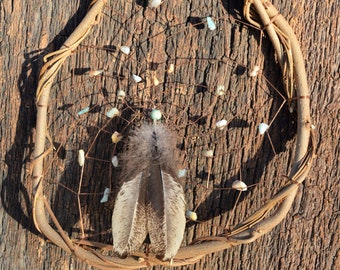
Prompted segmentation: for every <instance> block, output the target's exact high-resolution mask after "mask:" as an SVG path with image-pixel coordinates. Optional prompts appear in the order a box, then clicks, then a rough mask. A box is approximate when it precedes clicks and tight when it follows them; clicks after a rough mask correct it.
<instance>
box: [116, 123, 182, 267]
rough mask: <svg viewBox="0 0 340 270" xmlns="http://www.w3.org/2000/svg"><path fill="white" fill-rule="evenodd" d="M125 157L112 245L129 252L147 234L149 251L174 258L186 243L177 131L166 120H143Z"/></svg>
mask: <svg viewBox="0 0 340 270" xmlns="http://www.w3.org/2000/svg"><path fill="white" fill-rule="evenodd" d="M122 159H123V162H122V163H123V165H122V167H123V168H122V171H123V174H122V178H123V179H122V180H123V181H124V182H123V185H122V186H121V188H120V191H119V193H118V195H117V198H116V203H115V207H114V211H113V215H112V235H113V247H114V250H115V252H117V253H118V254H119V255H120V256H122V257H126V256H127V255H129V254H131V253H133V252H134V251H137V250H139V249H140V247H141V246H142V244H143V242H144V240H145V239H146V237H147V236H149V239H150V242H151V244H150V249H151V251H153V252H154V253H155V254H156V255H157V257H159V258H161V259H163V260H170V259H171V258H172V257H174V256H175V255H176V253H177V251H178V249H179V247H180V245H181V243H182V239H183V233H184V229H185V222H186V220H185V199H184V192H183V188H182V186H181V185H180V184H179V183H178V179H177V167H176V162H175V160H176V156H175V140H174V136H173V134H172V133H171V132H170V131H169V130H168V129H167V128H165V126H164V125H162V124H157V125H149V124H142V126H141V127H140V128H137V129H136V130H135V131H134V132H133V134H132V135H131V136H130V137H129V142H128V149H127V151H126V152H125V154H124V156H123V158H122Z"/></svg>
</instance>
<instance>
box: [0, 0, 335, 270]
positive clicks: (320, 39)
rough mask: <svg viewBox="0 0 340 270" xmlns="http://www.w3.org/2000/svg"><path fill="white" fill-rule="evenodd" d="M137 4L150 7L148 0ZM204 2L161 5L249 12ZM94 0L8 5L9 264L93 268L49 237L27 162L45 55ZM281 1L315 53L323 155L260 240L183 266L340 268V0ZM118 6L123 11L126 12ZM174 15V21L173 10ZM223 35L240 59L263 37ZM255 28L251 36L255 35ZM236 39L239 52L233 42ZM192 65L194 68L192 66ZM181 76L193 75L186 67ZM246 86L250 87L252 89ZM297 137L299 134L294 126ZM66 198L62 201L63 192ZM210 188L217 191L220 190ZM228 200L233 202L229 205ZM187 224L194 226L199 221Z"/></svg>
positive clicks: (1, 168)
mask: <svg viewBox="0 0 340 270" xmlns="http://www.w3.org/2000/svg"><path fill="white" fill-rule="evenodd" d="M130 2H132V1H117V2H116V3H115V4H113V3H108V6H109V7H107V8H106V9H104V13H105V12H106V13H110V12H111V10H114V9H117V10H125V9H126V8H127V6H125V3H130ZM136 2H137V4H139V5H143V1H136ZM197 2H198V1H197ZM199 2H200V3H196V1H178V2H176V3H173V4H171V3H170V1H166V2H165V3H164V4H163V5H162V7H161V9H160V13H161V14H173V10H172V9H174V10H175V12H177V14H178V17H180V18H181V16H182V17H183V18H185V17H187V16H188V15H189V16H190V15H191V16H199V15H200V16H202V17H205V16H208V15H212V16H213V17H222V16H225V14H227V15H228V16H229V17H230V18H242V16H240V14H242V6H241V4H240V3H239V1H199ZM88 4H89V1H82V2H81V3H79V2H78V1H73V2H72V3H66V2H65V1H53V2H47V1H46V2H42V1H29V2H28V1H3V2H2V3H1V4H0V29H1V32H0V42H1V44H0V57H1V58H0V59H1V67H2V68H1V71H0V72H1V73H0V82H1V84H0V85H1V92H0V93H1V99H0V102H1V105H0V123H1V124H0V139H1V152H0V173H1V174H0V175H1V176H0V179H1V208H0V218H1V223H0V232H1V234H0V235H1V237H0V254H1V255H0V256H1V265H2V266H1V268H2V269H91V267H90V266H88V265H86V264H85V263H83V262H80V261H79V260H77V259H76V258H74V257H72V256H70V255H69V254H66V253H65V252H63V251H62V250H61V249H60V248H59V247H56V246H54V245H52V244H50V243H48V242H46V241H45V240H44V238H42V237H41V236H40V235H39V233H38V232H37V231H36V230H35V228H34V225H33V222H32V218H31V193H32V190H31V186H30V184H31V183H30V182H29V180H28V179H27V175H28V168H27V167H26V166H25V163H26V161H27V160H28V159H29V157H30V154H31V151H32V147H33V142H32V134H34V127H35V113H36V112H35V104H34V97H35V89H36V85H37V78H38V72H39V69H40V67H41V65H42V56H43V55H45V54H46V53H48V52H51V51H53V50H54V49H55V48H59V47H60V46H61V44H62V42H63V41H64V40H65V37H66V36H68V35H69V34H70V33H71V32H72V30H73V29H74V28H75V27H76V25H77V24H78V23H79V22H80V21H81V19H82V18H83V16H84V15H85V13H86V9H87V6H88ZM273 4H274V5H275V6H276V7H277V8H278V10H280V12H281V13H282V14H283V16H284V17H286V18H287V20H288V21H289V22H290V24H291V26H292V27H293V29H294V30H295V33H296V35H297V37H298V40H300V43H301V48H302V51H303V54H304V56H305V59H306V70H307V76H308V81H309V85H310V92H311V107H312V119H313V122H314V124H315V126H316V135H317V155H318V157H317V159H316V160H315V162H314V166H313V168H312V170H311V173H310V175H309V177H308V179H307V180H306V182H305V183H304V185H303V187H302V188H301V190H300V192H299V193H298V196H297V198H296V201H295V203H294V205H293V208H292V209H291V211H290V212H289V215H288V217H287V218H286V219H285V220H284V221H283V222H282V223H281V224H280V225H279V226H277V227H276V228H275V229H274V230H273V231H272V232H271V233H269V234H267V235H266V236H264V237H262V238H261V239H259V240H257V241H255V242H254V243H252V244H249V245H243V246H238V247H235V248H232V249H229V250H226V251H224V252H219V253H216V254H212V255H209V256H206V257H205V258H204V259H202V260H201V261H200V262H199V263H197V264H195V265H193V266H190V267H183V269H336V268H337V267H340V258H339V257H340V249H339V248H340V244H339V240H340V239H339V231H340V228H339V223H340V221H339V198H340V194H339V193H340V192H339V191H340V189H339V168H338V167H339V154H340V151H339V133H340V128H339V123H340V120H339V119H340V116H339V115H340V83H339V59H340V55H339V54H340V53H339V52H340V46H339V44H340V43H339V34H340V22H339V18H340V13H339V2H338V1H336V0H335V1H274V2H273ZM207 10H208V11H209V12H208V13H207ZM113 14H115V16H118V15H119V13H117V12H116V13H114V12H113ZM152 14H153V13H150V12H148V11H146V12H145V13H144V15H145V16H146V17H147V16H152ZM192 14H193V15H192ZM202 14H203V15H202ZM162 18H167V17H166V16H165V17H162ZM167 19H168V20H170V21H171V20H172V18H171V16H169V18H167ZM182 22H185V21H182ZM135 23H136V25H135V27H136V28H138V27H139V26H138V23H141V22H135ZM113 25H114V23H113ZM131 27H133V26H131ZM102 29H104V30H105V31H107V32H110V31H113V29H114V27H113V26H112V28H111V27H109V26H107V27H104V28H102ZM200 31H201V32H200V33H202V35H208V34H207V33H206V32H207V31H208V29H207V28H205V29H201V30H200ZM224 33H225V35H227V37H229V38H230V44H228V45H227V46H230V47H228V48H227V50H230V51H229V52H230V54H229V57H231V56H232V57H234V58H233V59H236V58H237V57H241V58H237V59H239V60H238V61H240V62H242V59H243V58H242V56H241V54H242V52H244V54H246V52H248V57H251V56H252V55H251V52H252V49H251V48H252V46H254V44H257V43H258V39H257V38H256V33H257V32H256V31H255V30H254V31H253V30H251V29H250V30H248V31H240V32H237V31H232V30H230V31H225V32H224ZM249 33H251V35H252V37H250V38H249V37H248V34H249ZM143 34H145V36H144V39H147V38H148V37H149V34H148V33H144V32H143V31H142V32H141V33H140V38H141V39H143ZM257 34H258V33H257ZM182 38H183V37H182ZM190 38H192V39H191V40H190ZM194 38H196V39H197V36H196V37H195V36H189V37H188V40H187V43H186V44H183V46H184V47H183V50H184V49H185V46H188V47H190V46H192V44H195V42H196V41H197V40H195V39H194ZM178 39H180V37H178ZM154 46H156V45H154ZM200 46H201V47H203V48H206V50H209V49H210V47H209V46H210V45H209V43H207V41H205V43H203V44H200ZM236 47H237V51H236V50H235V51H236V52H235V51H234V50H233V48H236ZM224 49H225V48H221V51H217V52H216V55H215V56H214V57H215V58H218V57H220V55H221V57H223V55H224ZM261 54H262V55H263V57H264V59H265V60H264V61H265V62H264V63H265V66H266V74H265V75H266V76H267V77H269V78H270V81H271V82H274V84H275V85H276V86H277V87H278V88H280V80H281V79H280V72H279V69H278V68H277V67H276V66H275V64H274V58H273V50H272V48H271V47H270V43H269V42H268V41H266V40H265V41H264V44H263V49H262V52H261ZM155 57H157V55H156V56H155ZM159 57H160V56H159ZM253 58H254V57H253ZM252 61H253V60H252ZM251 63H252V62H250V64H251ZM248 64H249V63H248V62H247V65H248ZM190 71H192V70H188V72H190ZM183 72H185V71H183ZM182 76H183V77H185V76H186V74H182ZM250 86H251V85H250V84H249V85H247V84H246V85H244V89H250ZM247 87H249V88H247ZM244 89H242V90H243V91H246V90H244ZM248 91H250V90H248ZM246 92H247V91H246ZM246 109H247V108H246ZM285 121H290V120H289V117H285V116H283V117H281V118H280V119H279V120H278V122H277V123H276V128H280V127H282V128H283V127H284V126H286V123H285ZM243 136H244V135H243ZM289 136H292V135H291V134H289ZM244 139H245V138H242V137H239V138H238V140H239V141H238V143H239V144H242V141H243V140H244ZM273 140H274V142H276V144H277V145H278V147H279V148H280V149H281V148H282V149H284V148H286V147H287V148H289V147H291V146H292V145H293V143H294V139H292V138H291V137H289V138H286V139H285V140H283V142H281V143H280V142H279V141H280V140H282V139H281V138H280V137H275V136H274V138H273ZM268 147H269V148H268ZM267 149H269V150H268V151H270V146H269V144H267ZM283 158H284V159H283V160H282V159H279V160H280V162H281V163H280V166H282V167H288V166H289V162H290V155H286V156H284V157H283ZM266 159H268V160H271V159H272V157H271V156H270V155H267V156H264V157H263V158H262V159H261V161H265V162H267V161H268V160H266ZM256 166H258V165H256ZM256 166H255V167H254V168H252V171H256V169H257V167H256ZM266 166H267V167H266V168H265V170H266V171H275V168H276V167H275V162H271V163H270V162H268V164H267V163H266ZM217 169H218V168H217ZM262 171H263V169H262ZM262 171H261V173H260V174H262ZM69 173H72V171H70V172H69ZM248 176H249V175H248ZM266 176H267V177H270V176H272V175H270V174H267V175H266ZM255 177H257V178H260V177H259V176H255ZM261 179H262V178H261ZM262 180H263V179H262ZM259 181H260V180H259ZM279 186H280V183H276V184H275V187H276V188H277V187H279ZM272 188H273V184H272V183H270V182H269V181H268V182H263V183H261V192H259V194H258V195H257V196H255V195H254V196H255V197H246V198H244V200H248V201H249V202H248V203H247V204H242V206H241V207H240V208H238V211H239V215H240V216H241V217H242V216H245V215H247V214H249V213H250V212H252V211H253V210H255V209H256V208H257V207H258V206H259V205H260V204H261V203H260V202H257V201H256V199H259V198H258V197H259V196H263V194H266V193H268V192H267V191H268V190H271V189H272ZM60 196H61V197H60V199H61V200H62V199H63V197H62V194H61V195H60ZM211 196H212V197H213V196H214V194H212V195H211ZM267 198H268V197H267ZM213 199H214V198H213ZM213 199H212V200H211V201H212V202H213V201H214V200H213ZM61 206H62V204H61ZM70 207H71V206H70ZM205 207H206V209H201V210H200V211H201V212H204V211H207V212H214V211H215V210H216V209H215V208H216V207H215V206H214V205H213V203H211V204H209V203H207V204H205ZM225 208H230V205H227V206H225ZM203 210H204V211H203ZM222 210H223V211H222ZM59 211H60V212H59V213H58V215H61V213H62V212H63V208H62V209H61V210H59ZM221 212H223V214H224V212H226V209H218V211H217V213H221ZM213 217H215V219H214V222H215V221H216V219H218V214H215V213H212V214H211V215H207V217H206V219H207V220H209V219H211V218H213ZM73 219H74V220H64V221H63V222H64V223H65V224H66V223H67V222H69V223H70V224H74V223H75V222H76V221H75V220H76V219H77V216H75V217H73ZM69 230H71V228H69ZM188 230H189V231H190V230H191V228H190V229H188ZM194 233H195V234H196V235H202V234H204V232H202V231H201V232H199V231H198V232H192V230H191V231H190V233H189V235H188V236H187V237H188V238H187V241H189V240H190V239H192V237H193V234H194Z"/></svg>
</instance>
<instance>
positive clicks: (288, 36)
mask: <svg viewBox="0 0 340 270" xmlns="http://www.w3.org/2000/svg"><path fill="white" fill-rule="evenodd" d="M105 2H106V1H105V0H94V1H92V2H91V5H90V9H89V11H88V13H87V15H86V17H85V18H84V19H83V21H82V22H81V23H80V24H79V26H78V27H77V28H76V29H75V31H74V32H73V33H72V35H71V36H70V37H69V38H68V39H67V40H66V41H65V43H64V45H63V46H62V47H61V48H60V49H59V50H58V51H55V52H52V53H50V54H48V55H46V56H45V58H44V60H45V61H46V63H45V64H44V66H43V67H42V69H41V72H40V76H39V82H38V87H37V96H36V99H37V100H36V102H37V126H36V131H37V132H36V145H35V152H34V158H35V159H34V163H32V166H33V172H32V180H33V190H34V191H35V197H34V203H33V219H34V223H35V226H36V227H37V229H38V230H39V231H40V232H41V233H42V234H43V235H45V236H46V237H47V238H48V239H50V240H51V241H52V242H53V243H54V244H56V245H58V246H59V247H61V248H62V249H64V250H65V251H67V252H69V253H73V254H75V255H76V256H77V257H78V258H80V259H81V260H84V261H86V262H87V263H89V264H91V265H93V266H95V267H97V268H100V269H113V268H115V269H121V268H125V269H126V268H129V269H135V268H143V267H147V266H152V265H169V262H163V261H160V260H158V259H157V258H156V257H154V256H152V254H150V256H149V257H145V254H142V253H137V254H135V255H136V256H131V257H128V258H127V259H124V260H122V259H119V258H116V257H108V256H104V255H102V254H100V253H99V252H97V251H96V250H95V247H98V248H106V247H107V245H104V244H101V245H99V244H95V243H91V242H88V241H84V240H82V241H77V240H75V239H70V238H69V237H68V236H67V235H66V234H65V232H64V231H63V229H62V228H61V226H60V224H59V223H58V220H57V219H56V218H55V216H54V214H53V212H52V210H51V208H50V206H49V203H48V201H47V200H46V198H45V197H44V194H43V188H42V187H43V184H44V177H43V160H44V158H45V156H46V155H47V154H48V152H49V150H47V151H45V139H46V136H47V134H46V130H47V107H48V103H49V92H50V87H51V84H52V82H53V79H54V78H55V76H56V74H57V72H58V71H59V69H60V67H61V66H62V64H63V63H64V61H65V60H66V59H67V58H68V57H69V56H70V55H71V53H72V51H74V50H75V49H76V48H77V46H78V45H79V44H80V43H81V41H82V40H83V39H84V38H85V37H86V36H87V35H88V34H89V32H90V30H91V28H92V26H93V25H94V24H96V23H98V20H99V18H100V14H101V10H102V8H103V6H104V4H105ZM244 15H245V17H246V19H247V20H248V21H249V22H250V23H251V24H253V25H255V26H257V27H260V28H261V26H260V24H262V25H263V29H265V30H266V31H267V33H268V36H269V37H270V39H271V41H272V43H273V46H274V49H275V51H276V54H277V58H278V60H279V63H280V66H281V69H282V73H283V78H284V81H285V89H286V93H287V96H288V101H289V102H291V100H293V99H294V100H296V103H297V115H298V129H297V143H296V149H295V158H294V164H293V166H292V169H291V171H290V174H289V179H290V180H291V181H290V183H289V184H287V185H286V186H285V187H283V188H282V189H281V190H280V191H279V192H278V193H277V194H276V195H274V196H273V197H272V198H271V199H270V201H268V202H267V203H266V204H265V205H263V206H262V207H261V208H260V209H258V210H257V211H256V212H255V213H254V214H252V215H250V216H249V217H248V218H247V219H246V220H244V221H243V222H241V223H240V224H239V225H237V226H236V227H235V228H234V229H232V230H231V231H230V232H228V233H227V234H223V235H220V236H216V237H204V238H201V239H197V240H195V241H194V242H193V243H192V244H191V245H188V246H186V247H182V248H181V249H180V250H179V252H178V253H177V255H176V256H175V258H174V260H173V263H172V265H173V266H180V265H185V264H193V263H195V262H197V261H198V260H199V259H201V258H202V256H204V255H206V254H209V253H212V252H216V251H220V250H223V249H227V248H230V247H232V246H235V245H239V244H244V243H250V242H252V241H254V240H255V239H257V238H258V237H260V236H262V235H264V234H266V233H268V232H269V231H270V230H272V229H273V228H274V227H275V226H276V225H277V224H278V223H279V222H281V221H282V219H284V218H285V216H286V215H287V213H288V211H289V209H290V207H291V205H292V203H293V201H294V198H295V195H296V193H297V190H298V186H299V185H298V184H301V183H302V182H303V181H304V179H305V177H306V176H307V174H308V172H309V170H310V168H311V165H312V161H313V159H314V157H315V153H314V152H315V138H314V134H313V132H312V130H311V124H310V123H311V121H310V107H309V91H308V86H307V80H306V73H305V69H304V61H303V58H302V53H301V50H300V47H299V44H298V41H297V39H296V37H295V35H294V33H293V30H292V29H291V27H290V26H289V24H288V23H287V21H286V20H285V19H284V18H283V16H282V15H281V14H280V13H279V12H278V11H277V10H276V9H275V7H274V6H273V5H272V4H271V3H270V2H268V1H262V2H261V1H260V0H247V1H245V4H244ZM293 85H296V89H295V91H296V97H294V96H293ZM273 209H275V211H274V212H273V211H272V210H273ZM46 211H47V212H48V213H49V216H50V217H51V218H52V221H53V223H54V226H56V227H57V229H58V231H56V230H55V229H54V228H52V227H51V226H50V224H49V222H48V218H47V215H46ZM271 211H272V212H273V213H272V214H270V215H269V213H270V212H271ZM138 258H143V259H142V260H138Z"/></svg>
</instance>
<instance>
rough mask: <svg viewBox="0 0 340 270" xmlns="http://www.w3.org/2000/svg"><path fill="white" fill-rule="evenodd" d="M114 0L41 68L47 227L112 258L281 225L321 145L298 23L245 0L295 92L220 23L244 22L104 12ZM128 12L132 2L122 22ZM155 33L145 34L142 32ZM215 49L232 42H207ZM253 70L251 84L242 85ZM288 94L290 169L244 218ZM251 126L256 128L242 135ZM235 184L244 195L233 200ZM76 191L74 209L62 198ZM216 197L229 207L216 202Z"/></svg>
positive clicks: (38, 216)
mask: <svg viewBox="0 0 340 270" xmlns="http://www.w3.org/2000/svg"><path fill="white" fill-rule="evenodd" d="M105 2H106V1H99V0H98V1H93V2H92V3H91V5H90V7H89V10H88V13H87V15H86V16H85V18H84V19H83V20H82V22H81V23H80V24H79V26H78V27H77V28H76V29H75V31H74V32H73V33H72V34H71V36H70V37H69V38H68V39H67V40H66V41H65V43H64V44H63V46H62V47H61V48H60V49H59V50H57V51H55V52H53V53H50V54H48V55H46V56H45V59H44V60H45V64H44V66H43V67H42V70H41V72H40V77H39V82H38V88H37V127H36V140H35V142H36V144H35V152H34V160H33V161H32V166H33V172H32V180H33V187H34V204H33V205H34V208H33V218H34V222H35V225H36V227H37V229H38V230H39V231H40V232H41V233H42V234H43V235H45V236H46V237H47V238H48V239H49V240H51V241H52V242H53V243H55V244H56V245H58V246H59V247H61V248H62V249H64V250H65V251H67V252H69V253H73V254H74V255H75V256H77V257H78V258H80V259H81V260H84V261H86V262H88V263H89V264H91V265H93V266H95V267H98V268H101V269H111V268H141V267H147V266H152V265H169V264H171V265H173V266H179V265H186V264H193V263H195V262H197V261H198V260H199V259H201V258H202V257H203V256H204V255H206V254H209V253H213V252H216V251H220V250H224V249H227V248H230V247H233V246H236V245H239V244H245V243H250V242H253V241H254V240H255V239H257V238H259V237H260V236H262V235H264V234H266V233H268V232H269V231H271V230H272V229H273V227H275V226H276V225H277V224H278V223H279V222H280V221H281V220H282V219H283V218H284V217H285V216H286V215H287V213H288V211H289V209H290V207H291V205H292V203H293V201H294V198H295V195H296V192H297V190H298V186H299V185H300V184H301V183H302V182H303V181H304V179H305V177H306V176H307V174H308V172H309V169H310V167H311V164H312V160H313V158H314V149H315V145H314V136H313V132H312V125H311V120H310V112H309V93H308V87H307V82H306V75H305V69H304V62H303V59H302V55H301V51H300V48H299V45H298V42H297V40H296V38H295V35H294V33H293V32H292V30H291V27H290V26H289V25H288V23H287V22H286V21H285V20H284V18H283V17H282V15H281V14H280V13H279V12H278V11H277V10H276V9H275V7H273V6H272V5H271V4H270V3H269V2H261V1H260V0H258V1H257V0H254V1H245V4H244V16H245V18H246V19H247V20H248V22H249V23H250V24H251V25H253V26H254V27H256V28H258V29H262V30H260V33H261V39H260V40H261V41H262V31H266V32H267V35H268V37H269V38H270V41H271V42H272V44H273V47H274V49H275V52H276V57H277V62H278V63H279V65H280V67H281V71H282V74H283V87H284V90H285V94H284V95H283V94H281V93H280V92H279V91H277V90H276V88H275V87H274V86H273V85H272V84H271V83H270V81H269V80H267V79H266V78H265V76H263V75H261V72H262V70H263V69H264V61H265V60H264V59H261V56H260V54H259V49H258V47H256V48H255V47H254V48H252V47H251V46H250V47H249V52H248V54H249V55H257V57H254V59H246V58H242V56H241V55H240V56H237V57H240V59H236V58H237V57H234V58H232V57H231V56H232V55H233V52H231V51H228V50H229V49H228V46H227V45H226V43H227V39H226V36H225V31H218V29H219V28H223V27H224V28H227V27H230V28H231V29H232V27H233V24H232V22H235V21H234V20H231V19H230V18H229V17H228V16H227V15H225V14H224V16H212V15H209V16H204V17H199V16H190V17H189V19H187V20H186V21H185V22H183V21H184V19H182V18H179V16H176V15H175V14H176V8H178V6H177V5H176V4H174V6H173V9H174V11H173V12H172V13H167V14H164V13H161V12H160V13H158V12H157V9H159V8H160V7H162V6H161V5H162V3H161V2H160V1H151V2H150V3H149V6H147V7H146V6H145V7H143V6H139V5H137V4H135V3H132V2H131V3H125V5H124V6H121V7H120V6H119V7H117V9H115V10H116V11H115V10H111V9H109V8H108V7H105V10H109V11H108V12H104V13H103V8H104V6H105ZM117 10H129V12H126V13H124V14H125V15H126V16H124V18H123V17H122V16H120V17H119V18H121V19H120V20H118V19H115V20H113V19H112V18H118V16H117V14H118V13H119V12H118V11H117ZM110 12H111V14H108V13H110ZM170 17H171V18H170ZM143 18H144V19H143ZM169 21H173V23H171V24H169V23H167V22H169ZM109 23H112V29H113V31H112V32H113V33H112V35H111V36H106V35H105V34H104V31H103V29H102V28H100V25H105V24H109ZM202 28H207V29H208V31H205V33H206V36H204V37H202V36H200V32H199V31H200V29H202ZM92 29H93V30H92ZM238 30H239V29H238ZM145 31H150V35H149V36H148V39H147V40H143V39H141V38H140V37H141V36H142V34H143V33H145ZM88 36H91V37H92V39H93V40H95V45H93V44H91V42H90V41H89V40H90V38H86V37H88ZM189 37H190V38H189ZM193 37H194V38H193ZM188 40H197V41H198V42H197V44H190V46H188V44H187V41H188ZM208 42H213V43H214V44H213V45H209V44H208ZM103 44H105V45H103ZM198 44H200V46H198ZM229 45H230V44H229ZM188 47H189V49H188ZM217 47H219V48H221V47H222V48H225V50H222V51H218V50H216V51H214V50H212V49H211V50H210V51H209V50H208V49H207V48H217ZM184 48H186V49H184ZM226 55H228V57H226ZM84 59H85V60H84ZM231 59H233V60H231ZM84 62H86V63H88V66H80V65H79V63H84ZM242 62H243V64H240V63H242ZM249 81H251V82H252V85H253V90H251V91H244V92H241V90H244V89H243V88H242V87H244V85H245V84H246V83H247V82H249ZM268 88H269V89H270V90H268ZM51 89H52V91H51ZM277 100H279V101H277ZM286 105H287V107H288V109H289V111H291V112H292V113H296V114H297V119H296V123H297V139H296V149H295V157H294V162H293V163H292V168H291V170H290V172H289V173H288V175H287V176H280V177H279V176H277V178H279V180H280V185H281V186H282V188H281V189H280V190H279V191H278V192H277V193H276V194H275V195H273V196H272V197H271V198H270V199H269V200H268V201H267V202H266V203H264V204H263V205H262V206H261V207H259V209H258V210H257V211H256V212H255V213H253V214H250V215H249V216H248V217H246V218H245V219H243V221H240V220H242V219H241V218H242V217H237V215H236V214H235V209H236V208H237V203H238V202H240V200H244V201H245V199H246V197H245V196H243V194H244V193H245V192H246V191H247V190H249V189H252V188H256V187H257V184H258V183H256V181H255V182H252V181H251V180H247V179H245V178H246V176H249V174H252V175H254V174H255V172H254V166H253V165H254V160H256V158H258V156H256V155H255V154H258V153H260V154H261V153H264V152H260V150H259V149H260V148H261V147H262V144H263V142H264V138H267V142H268V143H269V144H268V145H267V146H268V147H267V148H266V149H267V150H268V149H270V150H271V151H272V152H271V154H270V155H269V156H271V159H273V158H275V159H277V160H278V159H279V155H278V153H277V149H276V145H275V144H274V143H273V141H272V139H271V136H270V132H268V131H269V130H272V129H274V127H276V128H277V126H276V125H275V123H276V122H275V120H276V118H277V116H278V115H279V114H280V112H282V110H283V108H284V107H285V106H286ZM271 108H275V112H274V113H272V112H270V110H271ZM245 109H246V110H245ZM249 111H251V112H252V113H251V114H250V115H249ZM281 135H282V133H281ZM282 136H284V135H282ZM240 137H242V138H247V139H246V141H244V142H243V144H242V145H241V146H236V145H235V142H237V141H239V140H238V138H240ZM267 152H268V151H267ZM267 154H268V153H267ZM227 168H229V170H227ZM279 169H280V171H282V170H283V169H282V168H279ZM244 171H246V172H248V171H249V173H248V174H247V173H245V172H244ZM258 174H262V172H260V173H258ZM52 176H53V177H52ZM257 177H258V178H259V177H260V176H257ZM117 179H118V180H119V181H118V180H117ZM227 192H229V195H230V194H234V195H233V196H235V200H234V201H235V202H234V204H231V203H225V202H224V198H223V197H224V196H225V195H226V193H227ZM230 192H233V193H230ZM64 200H69V204H68V205H69V208H68V209H58V205H60V202H62V201H64ZM216 201H219V203H220V205H219V208H220V209H219V211H216V213H214V212H208V211H210V209H214V203H216ZM242 203H243V202H242ZM221 209H222V210H223V209H224V211H222V212H224V213H223V214H221V211H220V210H221ZM227 210H230V213H231V214H230V213H229V215H226V214H225V212H227ZM112 213H113V215H112ZM111 216H112V223H111ZM70 217H71V218H70ZM214 217H220V219H219V223H218V224H216V223H215V221H214V219H213V218H214ZM49 219H50V220H49ZM231 221H233V223H236V222H237V223H238V225H236V226H231ZM75 228H76V229H75ZM202 232H210V233H205V234H202ZM183 235H184V238H183ZM112 242H113V247H112Z"/></svg>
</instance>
